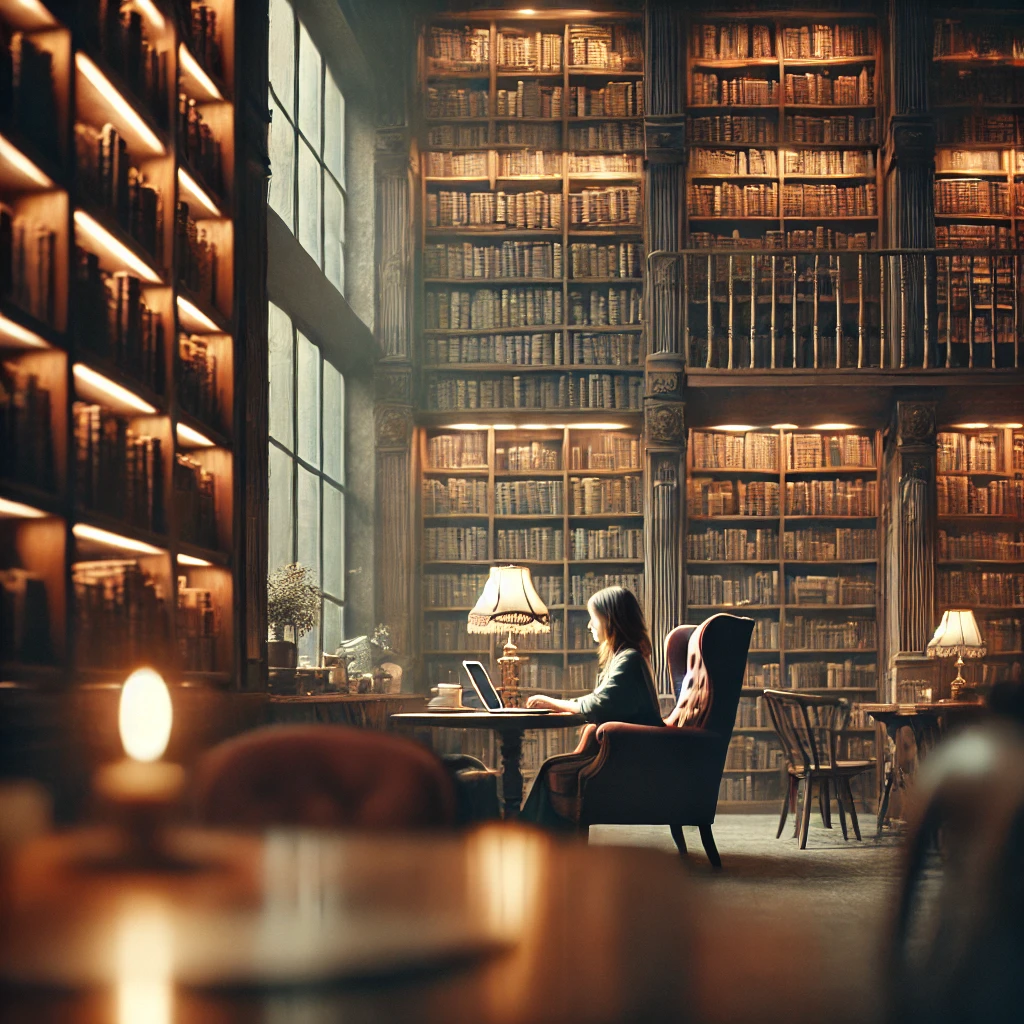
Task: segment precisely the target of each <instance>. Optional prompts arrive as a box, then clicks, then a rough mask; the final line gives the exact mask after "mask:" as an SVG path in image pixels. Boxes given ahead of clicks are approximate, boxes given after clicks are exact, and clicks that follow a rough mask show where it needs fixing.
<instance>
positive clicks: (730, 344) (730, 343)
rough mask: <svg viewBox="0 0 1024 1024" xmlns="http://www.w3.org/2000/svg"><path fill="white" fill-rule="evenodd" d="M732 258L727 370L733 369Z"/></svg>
mask: <svg viewBox="0 0 1024 1024" xmlns="http://www.w3.org/2000/svg"><path fill="white" fill-rule="evenodd" d="M732 260H733V258H732V256H730V257H729V261H728V268H729V320H728V342H729V369H730V370H731V369H732V368H733V313H734V309H733V294H734V282H733V276H732V266H733V264H732Z"/></svg>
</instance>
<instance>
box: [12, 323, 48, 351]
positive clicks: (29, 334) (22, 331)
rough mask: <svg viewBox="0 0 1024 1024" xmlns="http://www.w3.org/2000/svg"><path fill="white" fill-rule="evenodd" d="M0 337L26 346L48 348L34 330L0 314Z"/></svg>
mask: <svg viewBox="0 0 1024 1024" xmlns="http://www.w3.org/2000/svg"><path fill="white" fill-rule="evenodd" d="M0 338H4V339H5V340H8V341H12V342H14V343H15V344H16V345H24V346H25V347H26V348H49V347H50V346H49V345H47V343H46V342H45V341H43V339H42V338H40V337H39V335H38V334H36V333H35V332H34V331H30V330H27V329H26V328H24V327H22V326H21V324H16V323H15V322H14V321H13V320H8V319H7V317H5V316H2V315H0Z"/></svg>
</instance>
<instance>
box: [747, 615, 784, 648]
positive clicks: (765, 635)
mask: <svg viewBox="0 0 1024 1024" xmlns="http://www.w3.org/2000/svg"><path fill="white" fill-rule="evenodd" d="M779 636H780V633H779V620H778V619H777V618H769V617H767V616H764V615H760V616H755V617H754V631H753V633H751V635H750V650H752V651H777V650H778V649H779V647H780V640H779Z"/></svg>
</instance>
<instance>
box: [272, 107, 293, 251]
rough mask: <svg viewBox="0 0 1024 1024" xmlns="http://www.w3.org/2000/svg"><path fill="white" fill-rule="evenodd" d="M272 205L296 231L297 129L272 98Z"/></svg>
mask: <svg viewBox="0 0 1024 1024" xmlns="http://www.w3.org/2000/svg"><path fill="white" fill-rule="evenodd" d="M270 111H271V115H272V117H271V122H270V173H271V178H270V208H271V209H272V210H274V211H275V212H276V213H277V214H278V216H279V217H280V218H281V219H282V220H283V221H284V222H285V224H287V225H288V230H289V231H294V230H295V216H294V213H295V211H294V206H295V202H294V195H295V129H294V128H292V126H291V125H290V124H289V123H288V120H287V118H286V117H285V116H284V111H283V110H282V109H281V108H280V107H279V106H278V105H277V103H275V102H274V97H273V96H271V97H270Z"/></svg>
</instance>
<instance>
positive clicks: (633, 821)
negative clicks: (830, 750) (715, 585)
mask: <svg viewBox="0 0 1024 1024" xmlns="http://www.w3.org/2000/svg"><path fill="white" fill-rule="evenodd" d="M753 630H754V620H753V619H748V618H740V617H739V616H736V615H713V616H711V618H709V619H707V620H706V621H704V622H703V623H702V624H701V625H699V626H677V627H676V628H675V629H673V630H672V632H671V633H669V635H668V636H667V637H666V638H665V654H666V661H667V663H668V666H669V672H670V675H671V678H672V683H673V686H674V688H675V690H676V697H677V700H676V709H675V711H674V712H673V714H672V715H671V716H670V717H669V718H668V719H666V722H667V723H672V724H671V725H666V726H648V725H628V724H626V723H623V722H606V723H605V724H604V725H601V726H599V727H598V729H597V733H596V741H597V750H598V753H597V757H596V758H595V759H594V760H593V761H591V762H590V763H589V764H587V765H586V766H585V767H584V768H583V769H582V770H581V771H580V774H579V788H578V796H577V801H576V809H575V810H576V822H577V825H578V826H579V828H580V830H581V831H584V832H585V831H586V830H587V829H588V828H589V826H591V825H668V826H669V827H670V829H671V831H672V838H673V839H674V840H675V843H676V847H677V848H678V850H679V853H680V855H683V856H685V854H686V843H685V841H684V839H683V830H682V826H683V825H696V826H698V828H699V829H700V838H701V842H702V843H703V844H704V850H705V852H706V853H707V855H708V860H709V861H711V864H712V865H713V866H714V867H716V868H717V867H721V866H722V861H721V858H720V857H719V855H718V849H717V848H716V846H715V838H714V835H713V834H712V832H711V825H712V822H714V820H715V810H716V808H717V806H718V790H719V787H720V785H721V781H722V771H723V769H724V768H725V756H726V752H727V750H728V748H729V740H730V739H731V738H732V730H733V725H734V724H735V721H736V707H737V705H738V704H739V699H740V691H741V689H742V687H743V673H744V670H745V668H746V663H747V648H748V647H749V646H750V636H751V633H752V632H753Z"/></svg>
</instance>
